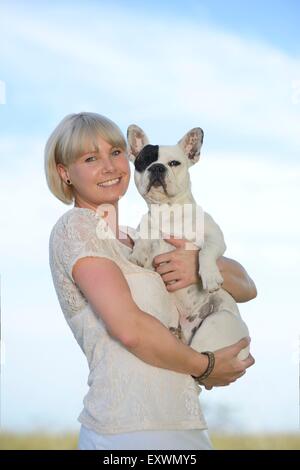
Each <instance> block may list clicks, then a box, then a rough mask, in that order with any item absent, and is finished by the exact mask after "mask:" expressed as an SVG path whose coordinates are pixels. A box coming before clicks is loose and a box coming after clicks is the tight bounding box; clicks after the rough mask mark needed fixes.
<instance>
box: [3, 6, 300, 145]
mask: <svg viewBox="0 0 300 470" xmlns="http://www.w3.org/2000/svg"><path fill="white" fill-rule="evenodd" d="M90 8H91V7H90ZM92 11H93V10H91V12H92ZM82 12H83V14H84V12H85V13H86V8H84V9H83V10H82ZM93 13H94V16H93V17H91V18H89V25H88V27H86V26H85V25H84V24H81V23H80V21H79V20H80V9H79V10H77V13H76V14H75V13H70V12H69V14H68V16H69V19H68V21H67V20H66V18H65V17H63V20H62V19H61V18H59V17H58V18H57V21H55V22H54V21H51V20H50V21H49V19H48V17H47V16H46V15H42V14H40V17H39V16H38V14H36V16H32V15H31V16H29V15H26V14H25V15H22V17H18V16H16V15H15V14H13V13H12V12H10V11H6V12H5V17H6V24H5V25H4V33H5V35H6V37H7V41H8V45H7V46H8V47H7V56H9V55H11V54H12V53H14V54H15V55H16V53H17V50H18V47H21V44H27V46H28V51H29V52H28V53H25V54H24V56H23V57H22V56H21V57H20V56H19V55H18V64H16V65H15V66H16V68H18V69H19V70H20V69H22V70H23V72H24V73H25V75H28V76H31V77H40V76H43V79H45V80H47V79H46V77H45V75H46V74H47V75H48V77H49V78H48V79H49V81H52V82H53V80H54V77H56V76H57V73H59V71H58V70H57V69H56V67H55V60H58V61H62V62H61V64H62V66H63V70H64V73H65V74H66V76H68V77H69V79H72V80H73V81H75V82H77V83H82V81H84V83H85V87H91V90H90V92H91V93H94V92H95V90H98V93H97V94H96V96H95V103H96V104H97V105H98V103H99V101H100V102H101V99H100V97H101V96H105V95H106V94H107V93H109V94H110V95H111V96H112V97H113V99H114V103H115V102H116V100H119V102H120V106H122V107H124V106H126V107H128V108H127V113H129V111H130V116H132V117H134V116H135V117H136V118H139V119H140V120H145V119H148V120H149V119H155V118H158V119H159V120H160V121H161V122H162V121H163V120H168V119H170V118H172V119H174V118H175V119H176V118H177V116H178V119H180V120H182V121H183V120H185V121H186V122H188V121H190V122H193V123H195V122H196V123H200V124H201V123H207V125H208V124H209V126H211V124H212V123H213V124H214V125H215V126H218V127H220V126H221V127H222V129H223V130H224V131H226V132H232V131H233V130H234V133H235V135H236V136H238V135H241V136H248V137H250V136H253V139H255V138H257V137H260V138H262V139H268V140H269V141H270V143H272V146H273V145H274V147H275V146H276V145H278V143H279V144H280V143H283V142H285V148H286V149H287V152H289V149H290V151H291V150H292V149H293V148H294V147H295V146H296V147H297V149H299V148H300V143H299V114H300V107H299V106H298V105H296V104H295V100H293V94H294V90H293V83H294V82H295V80H297V79H298V80H299V77H300V61H299V59H298V60H297V59H294V58H291V57H289V56H288V55H286V54H284V53H283V52H280V51H278V50H276V49H275V48H274V47H273V46H270V45H267V44H262V43H258V42H254V41H249V40H245V39H241V38H240V37H238V36H235V35H233V34H229V33H225V32H221V31H219V30H215V29H213V28H212V27H211V28H208V27H206V26H204V25H197V26H196V25H195V24H193V23H192V22H191V23H190V24H189V25H188V27H187V25H186V24H184V23H183V24H182V23H180V22H178V21H176V20H175V19H174V18H173V19H172V20H171V21H170V23H168V24H166V22H165V21H164V20H162V21H160V20H159V19H157V18H156V19H154V18H151V17H150V18H146V17H142V16H141V17H140V18H139V16H136V17H135V21H134V24H132V17H131V16H130V13H129V14H128V13H126V11H122V10H121V11H119V12H118V10H117V11H116V10H115V9H114V11H113V12H112V11H111V10H109V9H103V8H102V9H99V10H97V9H96V10H95V11H93ZM97 13H98V14H97ZM72 20H73V21H72ZM131 24H132V27H129V25H131ZM150 33H151V34H150ZM179 38H180V39H179ZM22 47H23V46H22ZM27 54H29V55H27ZM30 54H32V55H30ZM34 60H39V62H40V63H39V66H38V68H36V66H35V64H33V63H32V62H33V61H34ZM28 61H29V63H28ZM25 70H26V71H25ZM45 71H47V72H46V74H45ZM40 74H41V75H40ZM70 92H71V93H73V88H71V90H70ZM85 93H86V91H85ZM65 94H66V96H65V98H66V97H67V96H68V90H67V89H66V90H65ZM49 96H50V97H51V99H52V98H53V95H52V93H51V90H50V89H49ZM45 99H46V98H45ZM98 100H99V101H98ZM166 127H167V126H166Z"/></svg>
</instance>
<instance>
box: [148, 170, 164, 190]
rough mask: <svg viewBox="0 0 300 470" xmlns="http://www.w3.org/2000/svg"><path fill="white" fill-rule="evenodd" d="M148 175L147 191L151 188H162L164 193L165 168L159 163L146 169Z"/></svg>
mask: <svg viewBox="0 0 300 470" xmlns="http://www.w3.org/2000/svg"><path fill="white" fill-rule="evenodd" d="M148 171H149V173H150V180H149V185H148V191H149V190H150V189H151V187H152V186H154V187H155V188H158V187H159V186H162V187H163V189H164V191H165V193H166V183H165V174H166V171H167V169H166V167H165V166H164V165H162V164H161V163H156V164H155V165H152V166H150V168H148Z"/></svg>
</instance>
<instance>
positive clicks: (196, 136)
mask: <svg viewBox="0 0 300 470" xmlns="http://www.w3.org/2000/svg"><path fill="white" fill-rule="evenodd" d="M203 136H204V132H203V130H202V129H201V128H200V127H194V129H191V130H190V131H189V132H187V133H186V134H185V135H184V136H183V137H182V139H180V140H179V142H178V145H179V146H180V147H181V148H182V150H183V152H184V154H185V156H186V157H187V158H188V161H189V164H190V165H193V164H194V163H196V162H197V161H198V160H199V158H200V150H201V147H202V144H203Z"/></svg>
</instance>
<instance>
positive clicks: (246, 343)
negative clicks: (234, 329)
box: [232, 336, 251, 356]
mask: <svg viewBox="0 0 300 470" xmlns="http://www.w3.org/2000/svg"><path fill="white" fill-rule="evenodd" d="M250 341H251V338H250V336H246V337H245V338H242V339H241V340H240V341H238V342H237V343H235V344H234V345H233V346H232V347H233V348H234V352H235V353H236V354H235V355H236V356H237V355H238V353H239V352H240V351H241V350H242V349H244V348H247V346H249V344H250Z"/></svg>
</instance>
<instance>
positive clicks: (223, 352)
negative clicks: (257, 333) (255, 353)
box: [203, 337, 255, 390]
mask: <svg viewBox="0 0 300 470" xmlns="http://www.w3.org/2000/svg"><path fill="white" fill-rule="evenodd" d="M249 344H250V338H249V337H248V338H243V339H241V340H240V341H238V342H237V343H235V344H233V345H232V346H228V347H227V348H222V349H218V351H215V353H214V354H215V366H214V368H213V371H212V373H211V374H210V375H209V377H207V379H205V380H203V384H204V386H205V388H206V390H211V389H212V388H213V387H222V386H226V385H229V384H231V383H232V382H235V381H236V380H237V379H239V378H240V377H242V375H244V374H245V373H246V369H247V368H248V367H251V366H253V364H254V363H255V360H254V358H253V357H252V356H251V354H249V356H248V357H247V359H245V360H243V361H241V360H240V359H238V357H237V356H238V354H239V352H240V351H241V350H242V349H244V348H246V347H247V346H249Z"/></svg>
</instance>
